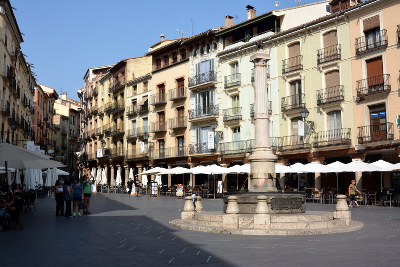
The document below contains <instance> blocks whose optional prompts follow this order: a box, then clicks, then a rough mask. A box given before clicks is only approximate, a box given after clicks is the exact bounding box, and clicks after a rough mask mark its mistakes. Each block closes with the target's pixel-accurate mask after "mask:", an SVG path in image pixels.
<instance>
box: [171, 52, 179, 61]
mask: <svg viewBox="0 0 400 267" xmlns="http://www.w3.org/2000/svg"><path fill="white" fill-rule="evenodd" d="M177 61H178V54H177V53H176V52H174V53H172V63H175V62H177Z"/></svg>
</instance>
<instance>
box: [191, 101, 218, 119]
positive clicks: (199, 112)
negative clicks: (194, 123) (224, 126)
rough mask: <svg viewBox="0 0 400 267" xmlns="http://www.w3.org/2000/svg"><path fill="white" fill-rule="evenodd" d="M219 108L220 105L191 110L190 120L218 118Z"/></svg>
mask: <svg viewBox="0 0 400 267" xmlns="http://www.w3.org/2000/svg"><path fill="white" fill-rule="evenodd" d="M218 114H219V107H218V105H212V106H207V107H204V108H195V109H190V110H189V120H192V119H197V118H204V117H209V116H218Z"/></svg>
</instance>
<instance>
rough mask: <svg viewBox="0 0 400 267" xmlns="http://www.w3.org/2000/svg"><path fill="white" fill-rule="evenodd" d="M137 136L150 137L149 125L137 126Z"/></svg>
mask: <svg viewBox="0 0 400 267" xmlns="http://www.w3.org/2000/svg"><path fill="white" fill-rule="evenodd" d="M137 137H138V138H141V139H148V138H149V130H148V127H138V128H137Z"/></svg>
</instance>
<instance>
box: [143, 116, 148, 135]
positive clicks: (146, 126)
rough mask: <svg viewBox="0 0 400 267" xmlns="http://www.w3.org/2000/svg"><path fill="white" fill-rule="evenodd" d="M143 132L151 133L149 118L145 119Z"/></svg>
mask: <svg viewBox="0 0 400 267" xmlns="http://www.w3.org/2000/svg"><path fill="white" fill-rule="evenodd" d="M143 131H144V132H145V133H148V132H149V120H148V118H143Z"/></svg>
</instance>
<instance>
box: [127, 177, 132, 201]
mask: <svg viewBox="0 0 400 267" xmlns="http://www.w3.org/2000/svg"><path fill="white" fill-rule="evenodd" d="M126 185H127V186H128V189H129V190H128V196H129V197H131V193H132V187H133V180H132V178H129V181H128V182H127V183H126Z"/></svg>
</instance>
